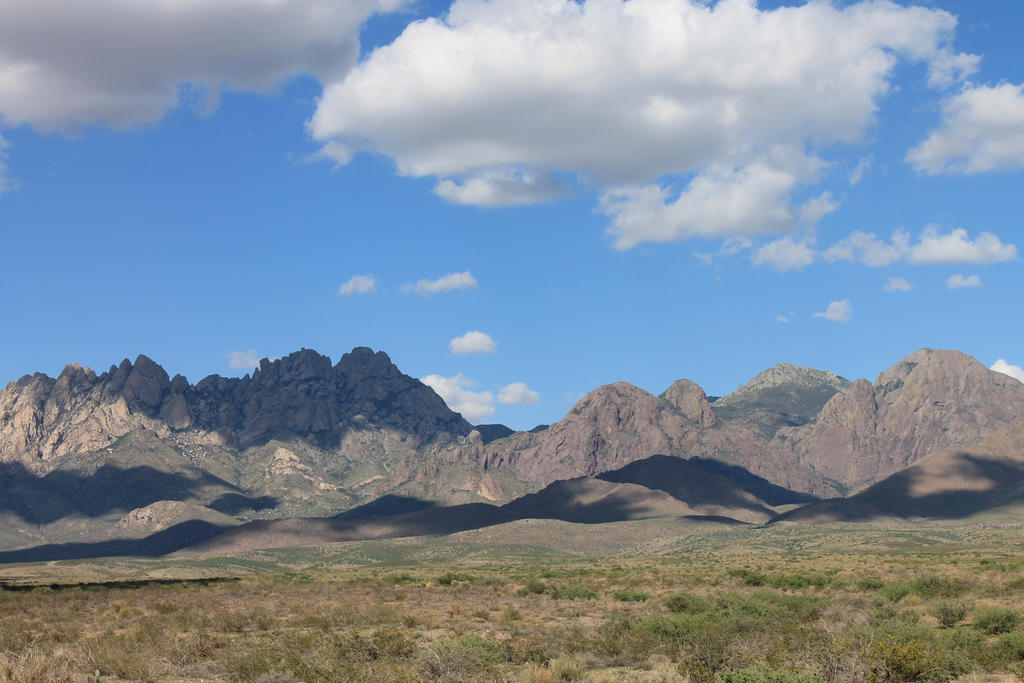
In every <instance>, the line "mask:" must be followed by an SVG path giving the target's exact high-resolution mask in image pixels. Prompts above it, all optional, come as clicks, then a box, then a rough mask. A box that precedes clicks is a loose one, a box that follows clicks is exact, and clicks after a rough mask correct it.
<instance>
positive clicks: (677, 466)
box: [597, 455, 818, 516]
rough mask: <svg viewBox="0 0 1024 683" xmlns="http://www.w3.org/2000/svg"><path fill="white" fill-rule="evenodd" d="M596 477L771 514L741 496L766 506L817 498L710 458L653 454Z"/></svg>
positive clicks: (693, 500) (697, 502)
mask: <svg viewBox="0 0 1024 683" xmlns="http://www.w3.org/2000/svg"><path fill="white" fill-rule="evenodd" d="M597 478H598V479H603V480H604V481H612V482H618V483H623V484H638V485H640V486H645V487H647V488H649V489H655V490H657V491H663V492H665V493H667V494H668V495H670V496H672V497H673V498H676V499H677V500H681V501H683V502H686V503H689V504H690V505H721V506H724V507H728V508H738V509H742V510H750V511H752V512H758V513H761V514H765V515H768V516H771V515H773V514H774V510H771V509H770V508H768V507H766V506H765V505H763V504H761V503H760V502H758V501H756V500H751V499H750V498H748V497H746V496H744V495H742V494H743V492H746V493H748V494H750V495H752V496H755V497H756V498H759V499H760V500H761V501H763V502H765V503H768V505H789V504H793V503H798V504H799V503H809V502H813V501H816V500H818V498H817V497H816V496H812V495H810V494H808V493H800V492H797V491H791V490H790V489H787V488H784V487H782V486H777V485H775V484H772V483H771V482H770V481H768V480H767V479H763V478H761V477H759V476H757V475H755V474H753V473H752V472H750V471H749V470H747V469H745V468H743V467H740V466H739V465H730V464H727V463H724V462H721V461H719V460H714V459H711V458H679V457H675V456H671V455H652V456H651V457H649V458H644V459H643V460H636V461H634V462H631V463H629V464H628V465H626V466H625V467H622V468H620V469H617V470H613V471H611V472H604V473H602V474H599V475H597Z"/></svg>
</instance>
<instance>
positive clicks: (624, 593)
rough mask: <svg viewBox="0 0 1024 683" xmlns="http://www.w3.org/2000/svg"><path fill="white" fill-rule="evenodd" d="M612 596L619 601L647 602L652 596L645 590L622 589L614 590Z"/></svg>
mask: <svg viewBox="0 0 1024 683" xmlns="http://www.w3.org/2000/svg"><path fill="white" fill-rule="evenodd" d="M612 597H613V598H615V599H616V600H618V601H619V602H646V601H647V600H648V599H649V598H650V597H651V596H650V594H649V593H645V592H643V591H633V590H628V589H622V590H617V591H615V592H613V593H612Z"/></svg>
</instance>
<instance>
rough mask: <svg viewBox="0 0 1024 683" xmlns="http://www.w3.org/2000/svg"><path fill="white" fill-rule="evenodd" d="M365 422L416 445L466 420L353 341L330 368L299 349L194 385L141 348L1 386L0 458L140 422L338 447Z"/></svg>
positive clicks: (35, 467)
mask: <svg viewBox="0 0 1024 683" xmlns="http://www.w3.org/2000/svg"><path fill="white" fill-rule="evenodd" d="M369 427H374V428H384V429H390V430H392V431H396V432H400V433H402V434H403V435H405V438H406V439H407V440H409V439H411V441H412V444H413V445H414V446H418V445H422V444H425V443H429V442H432V441H433V440H435V439H436V438H438V437H439V436H442V437H443V436H447V437H452V436H455V435H460V434H466V433H468V432H469V431H470V429H471V428H472V427H471V425H470V424H469V423H468V422H466V421H465V420H464V419H463V418H462V417H461V416H460V415H458V414H457V413H454V412H452V411H451V410H449V409H448V407H447V406H446V405H445V404H444V401H442V400H441V398H440V397H439V396H438V395H437V394H435V393H434V391H433V390H431V389H430V388H429V387H427V386H426V385H424V384H423V383H422V382H420V381H419V380H416V379H414V378H412V377H409V376H407V375H404V374H402V372H401V371H399V370H398V368H397V367H395V365H394V364H393V363H392V362H391V360H390V359H389V358H388V356H387V354H385V353H383V352H378V353H374V352H373V351H371V350H370V349H367V348H356V349H353V351H352V352H351V353H347V354H345V355H344V356H342V357H341V359H340V360H339V361H338V363H337V365H334V366H332V365H331V360H330V358H328V357H327V356H322V355H320V354H318V353H316V352H315V351H310V350H307V349H303V350H301V351H298V352H296V353H293V354H291V355H289V356H287V357H285V358H282V359H280V360H276V361H268V360H266V359H264V360H263V361H262V362H261V364H260V367H259V369H257V370H255V371H254V372H253V373H252V375H251V376H245V377H242V378H225V377H220V376H219V375H212V376H210V377H207V378H206V379H204V380H202V381H200V382H199V383H198V384H196V385H194V386H193V385H191V384H189V383H188V381H187V380H186V379H185V378H184V377H182V376H180V375H178V376H175V377H174V378H173V379H170V378H169V377H168V375H167V372H166V371H164V369H163V368H161V367H160V366H159V365H158V364H156V363H155V362H153V361H152V360H150V359H149V358H147V357H146V356H141V355H140V356H139V357H138V358H137V359H136V361H135V363H131V362H130V361H128V360H127V359H126V360H124V361H122V362H121V364H120V365H117V366H111V368H110V370H109V371H108V372H105V373H103V374H102V375H99V376H97V375H96V374H95V373H94V372H93V371H92V370H90V369H88V368H82V367H81V366H79V365H77V364H72V365H68V366H67V367H66V368H65V369H64V371H63V372H62V373H61V374H60V376H59V377H58V378H57V379H55V380H54V379H51V378H49V377H47V376H45V375H40V374H37V375H31V376H25V377H22V378H21V379H20V380H18V381H17V382H12V383H10V384H8V385H7V387H6V388H5V389H4V390H3V391H2V392H0V462H19V463H21V464H23V465H24V466H26V467H27V468H29V469H30V470H32V471H36V472H46V471H49V470H50V469H52V463H54V462H56V461H58V460H60V459H61V458H63V457H65V456H70V455H74V454H76V453H89V452H93V451H96V450H99V449H101V448H104V447H107V446H109V445H110V444H112V443H113V442H114V441H115V440H116V439H117V438H119V437H121V436H123V435H125V434H127V433H129V432H132V431H135V430H138V429H147V430H150V431H153V432H155V433H157V434H159V435H162V436H168V435H170V433H171V431H172V430H177V431H180V430H195V431H199V432H205V433H208V434H211V435H215V437H216V438H215V439H214V440H215V442H217V443H220V444H222V445H224V446H227V447H231V448H247V447H250V446H253V445H257V444H260V443H266V442H267V441H268V440H270V439H271V438H274V437H277V436H281V435H296V436H300V437H303V438H306V439H309V440H312V441H314V442H316V443H317V444H319V445H321V446H325V447H331V446H333V447H337V446H338V445H339V444H340V443H341V442H342V440H343V438H344V435H345V434H346V432H348V431H350V430H352V429H366V428H369Z"/></svg>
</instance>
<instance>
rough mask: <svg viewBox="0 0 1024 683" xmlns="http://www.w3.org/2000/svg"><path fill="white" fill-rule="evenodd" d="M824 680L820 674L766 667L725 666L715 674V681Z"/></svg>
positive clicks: (779, 682)
mask: <svg viewBox="0 0 1024 683" xmlns="http://www.w3.org/2000/svg"><path fill="white" fill-rule="evenodd" d="M824 680H825V679H824V678H821V677H820V676H812V675H811V674H805V673H798V672H795V671H785V670H780V669H770V668H767V667H755V668H752V669H732V668H727V669H723V670H722V671H719V672H718V673H716V674H715V683H821V682H823V681H824Z"/></svg>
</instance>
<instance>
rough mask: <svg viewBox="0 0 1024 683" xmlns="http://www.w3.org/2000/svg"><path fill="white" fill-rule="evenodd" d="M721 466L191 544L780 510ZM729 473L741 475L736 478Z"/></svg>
mask: <svg viewBox="0 0 1024 683" xmlns="http://www.w3.org/2000/svg"><path fill="white" fill-rule="evenodd" d="M717 467H718V464H714V465H712V464H709V463H708V462H707V461H702V460H697V461H689V460H684V459H682V458H675V457H672V456H654V457H653V458H648V459H646V460H644V461H637V462H634V463H631V464H630V465H627V466H626V467H624V468H621V469H620V470H615V471H612V472H608V473H605V474H603V475H601V477H600V478H592V477H577V478H574V479H568V480H563V481H557V482H554V483H552V484H549V485H548V486H546V487H545V488H543V489H541V490H540V491H537V492H536V493H531V494H528V495H525V496H522V497H520V498H517V499H515V500H513V501H512V502H510V503H507V504H505V505H502V506H494V505H488V504H484V503H471V504H466V505H456V506H448V507H429V504H427V503H425V502H424V501H418V500H416V499H410V498H400V497H397V496H392V497H390V498H391V499H389V500H387V501H385V502H384V503H382V505H380V506H379V508H378V509H379V510H380V511H382V512H386V511H387V510H391V509H409V508H413V507H421V508H422V509H416V510H412V511H409V512H403V513H401V514H395V515H387V514H383V515H374V514H372V511H373V508H374V504H372V503H371V504H370V505H369V506H364V509H363V510H360V511H350V512H349V513H346V514H342V515H339V516H337V517H334V518H331V519H290V520H280V521H256V522H250V523H248V524H244V525H242V526H239V527H237V528H235V529H231V530H229V531H227V532H225V533H224V534H221V535H220V536H217V537H215V538H212V539H210V540H209V541H206V542H204V543H202V544H200V545H199V546H196V547H195V548H192V549H190V552H199V553H214V554H226V553H233V552H243V551H247V550H253V549H256V548H265V547H276V546H287V545H311V544H316V543H331V542H342V541H358V540H369V539H381V538H399V537H405V536H441V535H447V534H453V533H458V532H462V531H469V530H473V529H481V528H484V527H489V526H495V525H498V524H506V523H509V522H515V521H518V520H526V519H550V520H559V521H563V522H572V523H577V524H587V525H600V524H604V523H613V522H623V521H633V520H640V519H652V518H663V519H669V520H673V519H674V520H707V521H714V522H716V523H724V524H734V525H742V524H760V523H764V522H766V521H768V520H769V519H771V518H772V517H773V516H774V515H775V514H776V510H775V508H774V506H772V505H769V504H768V503H766V502H765V501H764V500H763V499H761V498H758V497H757V496H756V495H754V494H752V493H750V492H749V491H747V490H746V488H744V487H747V488H756V487H757V486H763V485H765V484H767V482H764V480H761V479H760V478H758V477H754V475H752V474H750V473H749V472H747V471H746V470H743V469H742V468H738V467H732V466H725V468H724V469H723V472H724V474H718V473H717V472H715V471H713V470H714V469H716V468H717ZM729 475H731V476H732V477H734V478H735V479H737V480H739V481H740V482H741V483H740V484H737V483H735V482H734V481H733V479H731V478H730V476H729ZM643 481H647V482H648V483H652V484H653V483H657V486H658V488H652V487H649V486H645V485H644V484H643V483H640V482H643ZM769 486H770V485H769ZM773 493H774V494H775V495H776V496H778V497H780V498H782V499H785V500H790V499H792V497H793V496H798V495H800V494H796V493H794V492H791V491H787V490H786V489H780V490H778V491H775V490H773ZM721 501H725V502H721Z"/></svg>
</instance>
